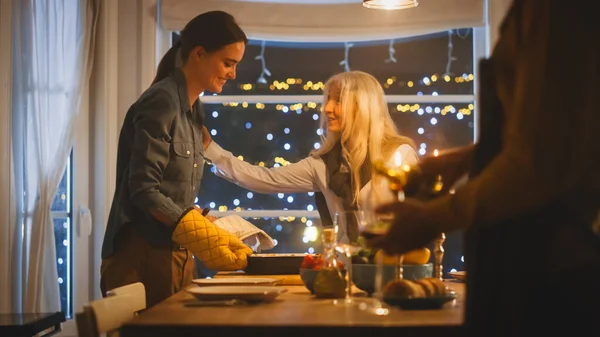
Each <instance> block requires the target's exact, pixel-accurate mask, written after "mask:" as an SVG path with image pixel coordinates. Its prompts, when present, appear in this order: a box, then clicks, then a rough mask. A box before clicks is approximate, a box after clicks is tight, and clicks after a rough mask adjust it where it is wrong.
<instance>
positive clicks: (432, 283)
mask: <svg viewBox="0 0 600 337" xmlns="http://www.w3.org/2000/svg"><path fill="white" fill-rule="evenodd" d="M419 281H420V282H419V283H420V284H427V285H428V288H429V289H431V288H433V293H432V294H431V295H428V296H445V295H446V292H447V288H446V285H445V284H444V282H442V280H440V279H439V278H435V277H428V278H424V279H421V280H419ZM423 287H425V286H423Z"/></svg>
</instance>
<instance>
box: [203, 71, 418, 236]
mask: <svg viewBox="0 0 600 337" xmlns="http://www.w3.org/2000/svg"><path fill="white" fill-rule="evenodd" d="M321 127H322V128H323V129H324V130H326V132H325V133H324V135H323V136H322V144H321V147H320V148H319V149H318V150H315V151H313V153H311V154H310V156H308V157H307V158H305V159H303V160H301V161H299V162H297V163H294V164H290V165H286V166H282V167H278V168H266V167H260V166H255V165H252V164H249V163H247V162H245V161H242V160H239V159H238V158H237V157H236V156H234V155H233V154H232V153H231V152H228V151H226V150H224V149H222V148H221V147H220V146H219V145H218V144H216V143H215V142H213V141H212V140H211V138H210V135H209V134H208V131H207V130H206V128H204V129H203V139H204V146H205V148H206V151H205V157H206V159H208V160H209V161H212V163H213V164H214V165H215V166H216V169H217V170H216V173H217V175H218V176H220V177H222V178H225V179H227V180H229V181H231V182H234V183H236V184H238V185H239V186H242V187H244V188H246V189H249V190H252V191H255V192H258V193H292V192H317V193H316V203H317V209H318V211H319V214H320V216H321V223H322V225H323V226H325V227H326V226H331V225H332V219H333V217H334V215H335V213H336V212H339V214H340V216H339V218H338V220H339V232H338V240H340V242H344V243H347V242H349V241H350V242H352V241H355V240H356V239H357V238H358V235H359V233H358V225H357V223H356V219H354V217H352V218H349V219H346V217H345V216H344V211H352V210H355V209H357V208H358V206H357V205H360V206H361V207H367V205H368V204H370V203H372V202H373V201H372V199H373V198H370V199H369V198H367V196H370V195H374V196H377V203H386V202H391V201H393V200H394V196H393V194H392V193H391V192H390V191H389V189H388V188H387V186H386V184H385V182H384V181H382V180H381V178H378V177H377V175H373V174H372V173H371V166H372V161H373V160H385V161H387V162H391V163H393V162H394V159H395V158H394V157H397V156H400V157H401V158H402V160H403V162H404V163H407V164H416V163H417V162H418V156H417V154H416V152H415V150H414V146H413V143H412V140H411V139H409V138H407V137H404V136H402V135H400V134H399V133H398V130H397V128H396V126H395V125H394V121H393V120H392V118H391V117H390V114H389V111H388V108H387V102H386V101H385V96H384V92H383V89H382V87H381V85H380V84H379V82H377V80H376V79H375V78H374V77H373V76H371V75H369V74H367V73H364V72H361V71H350V72H345V73H340V74H337V75H335V76H333V77H331V78H330V79H329V80H328V81H327V83H326V84H325V89H324V101H323V110H322V113H321ZM372 186H377V189H376V190H375V192H376V193H373V194H371V191H372V188H373V187H372ZM371 206H373V205H368V207H371Z"/></svg>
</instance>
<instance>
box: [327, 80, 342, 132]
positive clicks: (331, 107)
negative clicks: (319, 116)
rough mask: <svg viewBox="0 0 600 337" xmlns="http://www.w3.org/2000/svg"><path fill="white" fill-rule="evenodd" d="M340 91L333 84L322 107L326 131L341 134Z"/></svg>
mask: <svg viewBox="0 0 600 337" xmlns="http://www.w3.org/2000/svg"><path fill="white" fill-rule="evenodd" d="M341 102H342V100H341V89H340V86H339V85H337V84H333V85H332V86H331V88H330V89H329V92H328V94H327V99H326V103H325V107H324V112H325V115H326V116H327V131H329V132H341V131H342V120H341V118H342V114H343V109H342V104H341Z"/></svg>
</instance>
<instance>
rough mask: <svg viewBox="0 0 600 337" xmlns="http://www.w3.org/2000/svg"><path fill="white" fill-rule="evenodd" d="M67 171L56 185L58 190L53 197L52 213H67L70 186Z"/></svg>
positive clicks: (67, 170)
mask: <svg viewBox="0 0 600 337" xmlns="http://www.w3.org/2000/svg"><path fill="white" fill-rule="evenodd" d="M69 180H70V179H69V169H68V168H67V169H66V170H65V173H64V174H63V176H62V179H61V180H60V183H59V184H58V189H57V190H56V196H54V200H53V201H52V208H51V210H52V211H53V212H68V211H69V204H70V199H71V198H70V191H69V189H70V186H69V185H70V184H69Z"/></svg>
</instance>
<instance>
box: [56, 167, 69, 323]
mask: <svg viewBox="0 0 600 337" xmlns="http://www.w3.org/2000/svg"><path fill="white" fill-rule="evenodd" d="M72 170H73V166H72V155H71V156H69V161H68V162H67V167H66V169H65V172H64V174H63V176H62V179H61V180H60V183H59V185H58V190H57V191H56V196H55V197H54V200H53V202H52V208H51V211H52V220H53V222H54V239H55V244H56V267H57V270H58V286H59V289H60V306H61V310H62V311H63V312H64V313H65V315H66V316H67V317H68V318H71V316H72V313H73V300H72V299H73V277H72V275H73V244H72V237H73V213H72V209H73V203H72V202H73V201H72V194H73V193H72V191H73V190H72V188H71V185H72V181H73V175H72Z"/></svg>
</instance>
